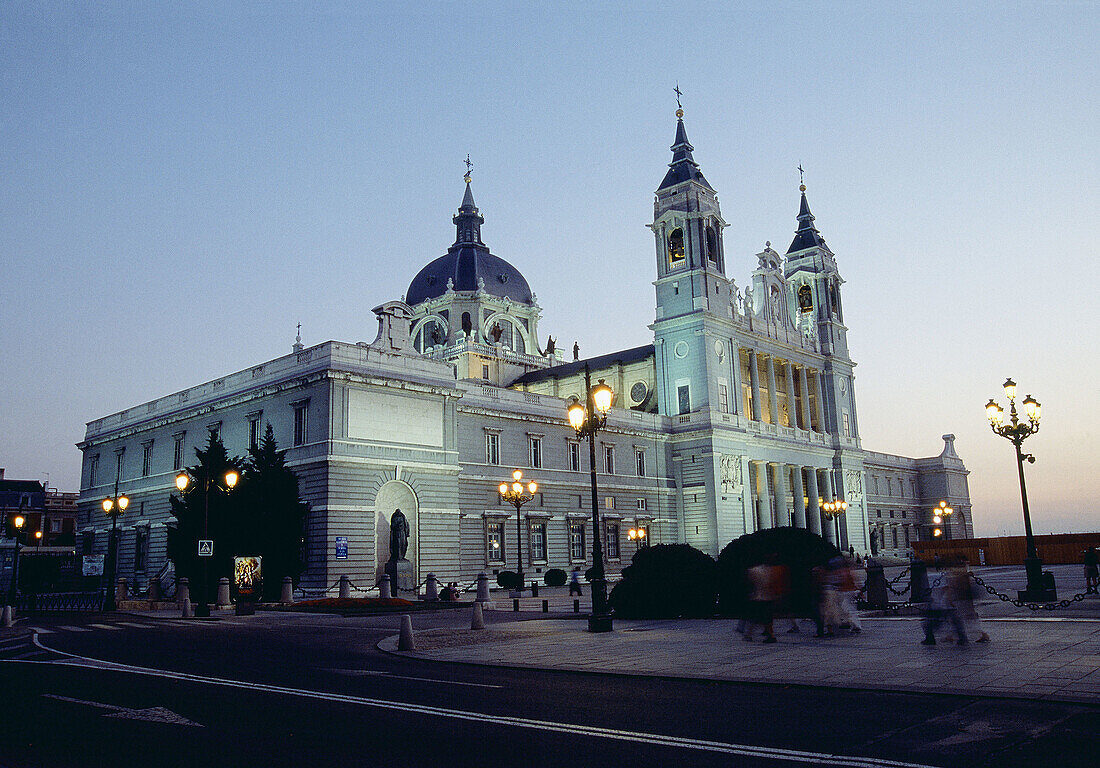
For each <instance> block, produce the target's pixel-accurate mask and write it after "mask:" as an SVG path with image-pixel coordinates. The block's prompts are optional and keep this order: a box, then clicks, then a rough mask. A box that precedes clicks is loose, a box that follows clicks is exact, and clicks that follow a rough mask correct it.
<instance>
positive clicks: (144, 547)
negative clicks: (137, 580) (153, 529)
mask: <svg viewBox="0 0 1100 768" xmlns="http://www.w3.org/2000/svg"><path fill="white" fill-rule="evenodd" d="M148 556H149V529H148V528H145V527H144V526H142V527H138V528H134V570H135V571H144V570H145V563H146V561H147V560H148V559H149V557H148Z"/></svg>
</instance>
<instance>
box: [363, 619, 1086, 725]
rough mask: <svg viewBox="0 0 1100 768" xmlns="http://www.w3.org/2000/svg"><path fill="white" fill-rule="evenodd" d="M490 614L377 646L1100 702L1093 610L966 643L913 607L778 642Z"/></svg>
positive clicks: (439, 654) (659, 625) (704, 626)
mask: <svg viewBox="0 0 1100 768" xmlns="http://www.w3.org/2000/svg"><path fill="white" fill-rule="evenodd" d="M501 607H503V606H501V605H499V603H498V609H499V608H501ZM509 608H510V606H509ZM498 612H499V611H487V612H486V614H485V618H486V628H485V629H484V630H478V631H475V630H469V629H428V630H423V631H420V632H416V633H415V638H416V648H417V649H416V650H415V651H411V652H398V651H397V637H396V636H393V637H390V638H387V639H385V640H383V641H382V642H381V643H379V644H378V648H379V649H380V650H382V651H386V652H389V653H394V654H398V655H405V656H409V657H413V658H417V659H425V660H431V661H443V662H461V663H467V664H484V665H491V666H506V667H531V668H539V669H556V670H573V671H583V672H606V673H612V674H626V675H646V676H662V677H682V678H700V679H710V680H730V681H738V682H758V683H773V684H774V683H782V684H793V685H813V686H832V687H838V688H853V689H878V690H892V691H913V692H922V693H951V694H965V695H979V696H996V697H1014V698H1027V699H1052V700H1060V701H1074V702H1082V703H1089V704H1100V618H1058V617H1022V616H1021V617H1016V616H1013V617H1005V618H995V619H987V620H986V621H985V622H984V624H985V628H986V631H987V632H988V633H989V634H990V636H991V637H992V642H990V643H988V644H985V643H983V644H975V643H970V644H968V645H965V646H958V645H955V644H948V643H945V642H941V643H940V644H939V645H936V646H922V645H920V640H921V638H922V636H923V635H922V632H921V629H920V624H919V619H918V618H916V617H911V618H910V617H877V618H876V617H865V618H863V632H862V634H859V635H849V634H847V633H844V632H842V633H841V634H839V635H838V636H837V637H835V638H814V637H813V629H812V625H811V624H809V623H803V624H802V625H801V626H802V631H801V633H799V634H787V633H786V631H787V627H788V623H787V622H786V621H777V622H776V632H777V636H778V637H779V642H778V643H776V644H774V645H764V644H762V643H761V642H760V641H759V639H758V640H757V641H756V642H754V643H748V642H745V641H744V640H743V639H742V638H741V636H740V635H738V634H737V633H736V632H735V627H736V622H735V621H734V620H662V621H626V620H617V621H616V622H615V631H614V632H611V633H606V634H592V633H589V632H588V631H587V624H586V622H583V621H576V620H568V619H560V618H557V619H555V618H550V619H543V620H530V621H523V622H508V623H494V622H493V616H494V614H496V613H498ZM413 627H414V631H415V627H416V617H415V616H414V617H413Z"/></svg>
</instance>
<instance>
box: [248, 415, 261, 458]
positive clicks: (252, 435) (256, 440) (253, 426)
mask: <svg viewBox="0 0 1100 768" xmlns="http://www.w3.org/2000/svg"><path fill="white" fill-rule="evenodd" d="M259 447H260V417H259V415H255V416H249V417H248V449H249V450H250V451H251V450H255V449H257V448H259Z"/></svg>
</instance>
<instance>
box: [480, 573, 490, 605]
mask: <svg viewBox="0 0 1100 768" xmlns="http://www.w3.org/2000/svg"><path fill="white" fill-rule="evenodd" d="M477 601H478V602H479V603H487V602H489V575H488V574H487V573H485V571H482V572H481V573H479V574H478V575H477Z"/></svg>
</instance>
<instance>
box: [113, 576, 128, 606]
mask: <svg viewBox="0 0 1100 768" xmlns="http://www.w3.org/2000/svg"><path fill="white" fill-rule="evenodd" d="M128 597H129V595H128V594H127V592H126V579H119V580H118V581H117V582H116V583H115V604H116V605H117V604H118V603H120V602H122V601H123V600H126V599H128Z"/></svg>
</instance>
